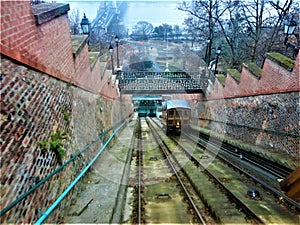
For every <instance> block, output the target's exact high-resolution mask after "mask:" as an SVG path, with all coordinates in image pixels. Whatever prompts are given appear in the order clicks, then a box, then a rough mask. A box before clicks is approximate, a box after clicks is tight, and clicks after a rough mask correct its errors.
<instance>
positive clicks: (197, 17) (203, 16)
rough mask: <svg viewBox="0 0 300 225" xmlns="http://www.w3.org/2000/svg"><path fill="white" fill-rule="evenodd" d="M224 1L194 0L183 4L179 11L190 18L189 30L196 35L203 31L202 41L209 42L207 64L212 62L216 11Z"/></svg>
mask: <svg viewBox="0 0 300 225" xmlns="http://www.w3.org/2000/svg"><path fill="white" fill-rule="evenodd" d="M222 2H223V1H222V0H193V1H191V2H183V3H182V4H181V5H180V6H179V7H178V9H179V10H182V11H185V12H187V13H188V14H189V15H190V18H189V19H187V20H186V24H187V25H188V26H189V30H190V31H193V32H194V33H198V32H195V31H197V30H198V31H201V34H202V39H203V40H209V43H207V44H208V46H207V55H206V62H207V63H209V62H210V57H211V50H212V46H213V41H214V36H215V26H216V20H215V17H214V15H215V11H216V10H217V9H218V7H219V5H220V4H222Z"/></svg>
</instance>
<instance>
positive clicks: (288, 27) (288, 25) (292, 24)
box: [283, 19, 299, 58]
mask: <svg viewBox="0 0 300 225" xmlns="http://www.w3.org/2000/svg"><path fill="white" fill-rule="evenodd" d="M296 27H297V22H296V21H295V20H293V19H291V20H286V21H285V24H284V31H283V32H284V34H285V39H284V45H285V46H286V48H285V51H286V52H287V48H288V47H291V48H292V49H293V58H296V55H297V54H298V50H299V44H298V39H299V34H295V33H294V31H295V29H296ZM292 34H294V35H295V36H296V42H297V43H292V42H289V41H288V37H289V35H292ZM297 35H298V36H297Z"/></svg>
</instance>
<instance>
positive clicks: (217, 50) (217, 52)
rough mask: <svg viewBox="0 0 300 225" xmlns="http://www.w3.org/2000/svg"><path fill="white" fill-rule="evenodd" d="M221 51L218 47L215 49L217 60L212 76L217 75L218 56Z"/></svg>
mask: <svg viewBox="0 0 300 225" xmlns="http://www.w3.org/2000/svg"><path fill="white" fill-rule="evenodd" d="M221 51H222V48H221V47H220V46H219V47H217V49H216V54H217V59H216V66H215V73H214V74H217V67H218V61H219V56H220V54H221Z"/></svg>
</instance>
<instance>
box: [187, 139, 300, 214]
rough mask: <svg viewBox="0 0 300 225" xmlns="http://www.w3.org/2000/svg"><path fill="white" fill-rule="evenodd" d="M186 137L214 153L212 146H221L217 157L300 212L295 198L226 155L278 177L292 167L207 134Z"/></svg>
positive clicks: (287, 172)
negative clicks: (220, 141) (220, 142)
mask: <svg viewBox="0 0 300 225" xmlns="http://www.w3.org/2000/svg"><path fill="white" fill-rule="evenodd" d="M185 137H186V138H187V139H190V140H191V141H192V142H194V143H195V144H197V145H200V146H201V147H203V148H206V150H207V151H210V152H211V153H213V154H215V152H214V150H213V149H212V148H214V147H216V148H220V150H221V152H219V153H220V154H217V155H216V157H218V158H219V159H220V160H222V161H223V162H225V163H226V164H227V165H229V166H230V167H232V168H234V169H235V170H237V171H239V172H240V173H242V174H244V175H245V176H247V177H248V178H250V179H252V180H253V181H254V182H255V183H256V184H260V185H261V186H262V187H263V188H264V189H265V190H266V191H268V192H271V193H273V194H274V195H275V196H277V197H279V198H280V199H282V200H284V201H285V203H286V204H287V206H288V207H293V209H294V210H295V211H296V212H298V213H300V205H299V203H297V202H296V201H294V200H293V199H290V198H289V197H287V196H286V195H284V194H283V193H282V192H281V191H280V190H278V189H276V188H274V187H273V186H271V185H270V184H267V183H266V182H265V181H264V180H263V179H261V178H259V177H258V176H256V175H255V173H254V174H253V173H251V171H247V170H246V169H245V168H242V167H241V166H238V165H237V164H236V163H235V162H234V161H232V160H229V159H228V158H229V157H228V155H226V153H228V154H230V155H231V156H235V157H236V159H237V161H240V160H243V161H247V162H249V163H250V164H252V165H253V166H258V167H259V168H260V169H262V170H263V171H265V172H268V173H270V174H272V175H274V176H275V177H276V178H284V177H282V176H287V175H288V174H289V173H290V172H291V169H289V168H287V167H285V166H281V165H278V164H277V163H274V162H271V161H270V160H268V159H263V158H262V157H260V156H257V155H256V154H252V153H251V152H247V151H245V150H242V149H238V148H237V147H234V146H232V145H230V144H227V143H224V144H223V143H222V145H221V147H220V145H219V143H218V144H216V139H210V138H208V137H207V135H204V134H200V137H199V138H198V137H196V136H193V135H191V134H185ZM202 137H205V138H202ZM224 153H225V154H224ZM240 154H242V155H243V157H240V156H241V155H240ZM226 156H227V157H226ZM261 176H263V175H261Z"/></svg>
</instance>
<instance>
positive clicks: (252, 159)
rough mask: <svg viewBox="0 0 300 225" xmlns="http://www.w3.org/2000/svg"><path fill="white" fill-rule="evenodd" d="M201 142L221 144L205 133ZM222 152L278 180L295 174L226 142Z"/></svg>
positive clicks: (200, 134) (223, 143)
mask: <svg viewBox="0 0 300 225" xmlns="http://www.w3.org/2000/svg"><path fill="white" fill-rule="evenodd" d="M198 133H199V132H198ZM187 136H189V135H187ZM199 140H200V141H202V142H204V143H210V144H211V145H215V143H219V142H220V141H219V140H218V139H216V138H214V137H210V136H209V135H206V134H203V133H199ZM199 140H198V142H199ZM220 150H222V151H224V152H227V153H229V154H231V155H233V156H235V157H237V158H240V159H243V161H246V162H249V163H251V164H252V165H255V166H256V167H258V168H261V169H262V170H264V171H266V172H268V173H270V174H272V175H273V176H275V177H276V178H277V179H284V178H285V177H287V176H288V175H289V174H290V173H291V172H293V170H292V169H290V168H288V167H286V166H284V165H280V164H278V163H275V162H273V161H271V160H268V159H266V158H264V157H262V156H260V155H258V154H256V153H253V152H249V151H246V150H243V149H241V148H238V147H236V146H233V145H231V144H229V143H226V142H222V144H221V146H220Z"/></svg>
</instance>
